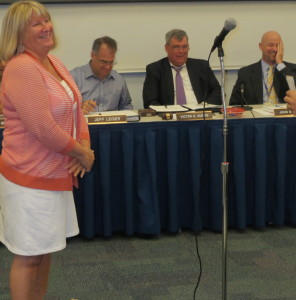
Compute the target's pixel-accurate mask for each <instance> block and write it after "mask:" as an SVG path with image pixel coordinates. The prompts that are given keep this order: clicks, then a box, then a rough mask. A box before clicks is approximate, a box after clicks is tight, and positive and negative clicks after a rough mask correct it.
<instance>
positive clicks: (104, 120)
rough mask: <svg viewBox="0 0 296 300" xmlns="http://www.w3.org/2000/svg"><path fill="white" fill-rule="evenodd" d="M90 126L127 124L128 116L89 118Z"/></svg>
mask: <svg viewBox="0 0 296 300" xmlns="http://www.w3.org/2000/svg"><path fill="white" fill-rule="evenodd" d="M87 123H88V124H90V125H91V124H106V123H112V124H113V123H127V119H126V115H113V116H112V115H109V116H100V115H98V116H88V117H87Z"/></svg>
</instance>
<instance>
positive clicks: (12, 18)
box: [0, 0, 57, 62]
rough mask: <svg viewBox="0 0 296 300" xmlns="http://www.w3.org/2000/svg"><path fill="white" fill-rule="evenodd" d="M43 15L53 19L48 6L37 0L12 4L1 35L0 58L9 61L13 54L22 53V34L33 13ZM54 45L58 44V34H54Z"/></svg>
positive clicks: (5, 17)
mask: <svg viewBox="0 0 296 300" xmlns="http://www.w3.org/2000/svg"><path fill="white" fill-rule="evenodd" d="M33 14H34V15H36V16H43V17H46V18H48V19H49V20H51V18H50V14H49V12H48V10H47V9H46V7H45V6H44V5H42V4H41V3H39V2H36V1H31V0H29V1H18V2H16V3H14V4H12V5H11V6H10V7H9V8H8V11H7V12H6V14H5V16H4V19H3V22H2V29H1V36H0V60H2V61H5V62H8V61H9V60H10V59H11V58H12V57H13V56H16V55H18V54H20V53H22V52H23V51H24V50H25V49H24V46H23V45H22V35H23V33H24V31H25V29H26V26H27V25H28V24H29V23H30V21H31V17H32V15H33ZM52 38H53V42H54V45H53V47H52V49H54V48H55V47H56V46H57V40H56V36H55V34H54V32H53V35H52Z"/></svg>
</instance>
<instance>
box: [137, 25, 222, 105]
mask: <svg viewBox="0 0 296 300" xmlns="http://www.w3.org/2000/svg"><path fill="white" fill-rule="evenodd" d="M165 51H166V53H167V57H165V58H163V59H161V60H159V61H156V62H154V63H151V64H149V65H148V66H147V67H146V78H145V82H144V87H143V100H144V107H145V108H148V107H149V106H150V105H173V104H177V99H176V82H175V78H176V73H177V72H176V71H175V69H174V67H182V69H181V71H180V75H181V77H182V80H183V86H184V91H185V97H186V100H185V104H197V103H201V102H203V101H205V102H207V103H211V104H221V103H222V100H221V87H220V85H219V82H218V80H217V79H216V77H215V75H214V73H213V71H212V70H211V68H210V66H209V64H208V62H207V61H206V60H202V59H192V58H188V52H189V44H188V36H187V34H186V32H185V31H183V30H180V29H173V30H171V31H169V32H168V33H167V34H166V44H165Z"/></svg>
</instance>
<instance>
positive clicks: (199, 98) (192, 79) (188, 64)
mask: <svg viewBox="0 0 296 300" xmlns="http://www.w3.org/2000/svg"><path fill="white" fill-rule="evenodd" d="M186 67H187V72H188V75H189V79H190V82H191V86H192V89H193V91H194V94H195V97H196V100H197V102H198V103H199V102H201V101H205V98H206V95H201V91H202V90H205V91H207V88H204V89H201V88H200V85H199V80H198V78H197V76H196V74H195V68H194V66H193V65H192V63H191V61H190V58H188V60H187V62H186Z"/></svg>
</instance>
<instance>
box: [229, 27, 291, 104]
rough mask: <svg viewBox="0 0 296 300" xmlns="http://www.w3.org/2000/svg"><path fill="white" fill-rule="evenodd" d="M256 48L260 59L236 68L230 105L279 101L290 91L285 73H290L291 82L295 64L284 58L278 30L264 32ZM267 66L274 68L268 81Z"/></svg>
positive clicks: (282, 100) (274, 102)
mask: <svg viewBox="0 0 296 300" xmlns="http://www.w3.org/2000/svg"><path fill="white" fill-rule="evenodd" d="M259 48H260V50H261V52H262V59H261V60H260V61H259V62H257V63H254V64H251V65H249V66H246V67H243V68H241V69H240V70H239V71H238V78H237V81H236V83H235V85H234V87H233V90H232V94H231V97H230V101H229V104H230V105H241V104H247V105H248V104H263V103H264V104H267V103H270V104H276V103H282V102H284V97H285V95H286V91H287V90H289V86H288V83H287V79H286V76H287V75H288V76H292V77H291V78H292V81H294V80H295V79H296V65H295V64H292V63H288V62H285V61H283V57H284V46H283V42H282V40H281V36H280V35H279V34H278V33H277V32H275V31H268V32H266V33H264V34H263V36H262V38H261V42H260V43H259ZM269 67H272V68H273V80H272V82H271V84H269V83H268V70H269ZM293 79H294V80H293ZM272 95H274V96H272Z"/></svg>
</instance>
